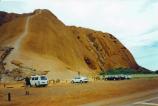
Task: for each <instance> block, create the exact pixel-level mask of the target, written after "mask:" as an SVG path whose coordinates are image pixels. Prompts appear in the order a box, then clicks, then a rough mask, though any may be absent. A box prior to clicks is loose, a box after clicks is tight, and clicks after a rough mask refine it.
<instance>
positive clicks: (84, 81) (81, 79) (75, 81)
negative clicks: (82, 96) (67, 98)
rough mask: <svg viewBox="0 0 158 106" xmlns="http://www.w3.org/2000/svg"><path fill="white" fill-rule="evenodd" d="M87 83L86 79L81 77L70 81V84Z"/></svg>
mask: <svg viewBox="0 0 158 106" xmlns="http://www.w3.org/2000/svg"><path fill="white" fill-rule="evenodd" d="M87 82H88V78H87V77H82V76H78V77H75V78H73V79H72V81H71V83H87Z"/></svg>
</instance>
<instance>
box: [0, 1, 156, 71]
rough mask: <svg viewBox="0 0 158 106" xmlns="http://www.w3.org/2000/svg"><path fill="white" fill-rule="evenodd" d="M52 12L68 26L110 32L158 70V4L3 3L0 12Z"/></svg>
mask: <svg viewBox="0 0 158 106" xmlns="http://www.w3.org/2000/svg"><path fill="white" fill-rule="evenodd" d="M35 9H49V10H50V11H52V12H53V13H54V14H55V15H56V16H57V17H58V18H59V19H60V20H61V21H62V22H64V23H65V24H66V25H75V26H81V27H87V28H92V29H95V30H99V31H103V32H109V33H111V34H113V35H114V36H115V37H117V38H118V39H119V40H120V41H121V42H122V43H123V44H124V45H125V46H126V47H127V48H128V49H129V50H130V51H131V52H132V54H133V56H134V57H135V59H136V61H137V63H138V64H139V65H141V66H143V67H146V68H148V69H151V70H158V62H157V61H158V0H0V11H7V12H17V13H24V12H32V11H33V10H35Z"/></svg>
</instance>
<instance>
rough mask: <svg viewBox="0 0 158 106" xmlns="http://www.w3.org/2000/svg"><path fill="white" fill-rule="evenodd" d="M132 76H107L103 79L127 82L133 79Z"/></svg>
mask: <svg viewBox="0 0 158 106" xmlns="http://www.w3.org/2000/svg"><path fill="white" fill-rule="evenodd" d="M131 78H132V77H131V75H124V74H121V75H107V76H104V77H103V78H102V79H103V80H126V79H131Z"/></svg>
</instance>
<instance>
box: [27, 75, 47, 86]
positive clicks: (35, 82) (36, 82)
mask: <svg viewBox="0 0 158 106" xmlns="http://www.w3.org/2000/svg"><path fill="white" fill-rule="evenodd" d="M30 83H31V86H36V87H38V86H43V87H45V86H47V85H48V78H47V76H46V75H35V76H31V78H30Z"/></svg>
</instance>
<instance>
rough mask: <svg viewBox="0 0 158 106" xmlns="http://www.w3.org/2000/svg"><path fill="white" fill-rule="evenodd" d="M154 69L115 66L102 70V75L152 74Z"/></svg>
mask: <svg viewBox="0 0 158 106" xmlns="http://www.w3.org/2000/svg"><path fill="white" fill-rule="evenodd" d="M152 73H153V72H152V71H148V70H141V71H139V70H135V69H132V68H115V69H110V70H107V71H101V72H100V75H115V74H152Z"/></svg>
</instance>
